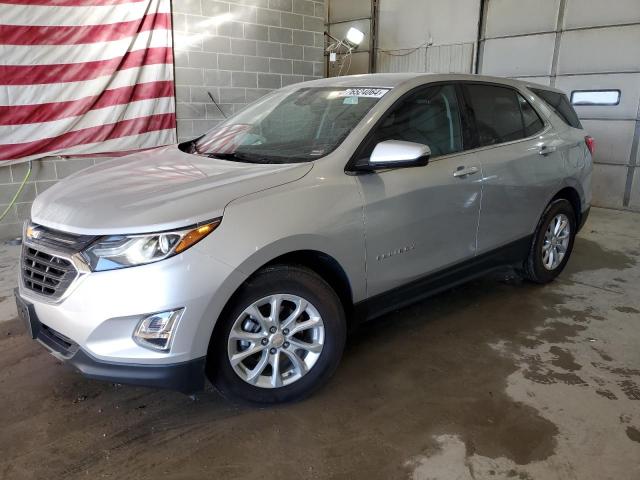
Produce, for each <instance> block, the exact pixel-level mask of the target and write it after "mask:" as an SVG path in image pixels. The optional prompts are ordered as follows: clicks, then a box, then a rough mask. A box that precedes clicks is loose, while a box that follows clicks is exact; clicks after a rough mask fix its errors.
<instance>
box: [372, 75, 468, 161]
mask: <svg viewBox="0 0 640 480" xmlns="http://www.w3.org/2000/svg"><path fill="white" fill-rule="evenodd" d="M385 140H404V141H407V142H416V143H423V144H425V145H428V146H429V148H430V149H431V155H432V158H433V157H437V156H440V155H446V154H449V153H454V152H458V151H461V150H462V127H461V123H460V112H459V110H458V101H457V97H456V89H455V87H454V86H453V85H437V86H433V87H427V88H425V89H423V90H420V91H419V92H417V93H414V94H412V95H410V96H408V97H407V98H405V99H404V100H402V102H401V103H400V105H397V106H396V107H395V108H394V109H393V110H392V111H391V112H390V113H388V114H387V116H386V117H385V118H384V119H383V121H382V124H381V125H379V126H378V127H377V129H376V131H375V132H374V134H373V137H372V139H371V140H369V142H368V143H367V147H366V149H365V151H364V152H363V153H364V155H366V156H369V155H371V152H372V151H373V149H374V148H375V146H376V145H377V144H378V143H379V142H383V141H385Z"/></svg>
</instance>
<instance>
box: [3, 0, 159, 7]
mask: <svg viewBox="0 0 640 480" xmlns="http://www.w3.org/2000/svg"><path fill="white" fill-rule="evenodd" d="M144 1H146V0H2V1H0V4H2V3H7V4H9V5H41V6H47V7H99V6H101V5H121V4H123V3H140V2H144Z"/></svg>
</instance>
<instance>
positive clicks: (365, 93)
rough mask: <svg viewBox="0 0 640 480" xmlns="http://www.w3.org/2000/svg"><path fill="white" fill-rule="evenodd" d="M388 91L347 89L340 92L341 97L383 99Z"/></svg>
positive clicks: (385, 89)
mask: <svg viewBox="0 0 640 480" xmlns="http://www.w3.org/2000/svg"><path fill="white" fill-rule="evenodd" d="M388 91H389V89H388V88H347V89H346V90H343V91H342V92H340V95H339V96H340V97H369V98H381V97H382V96H383V95H384V94H385V93H387V92H388Z"/></svg>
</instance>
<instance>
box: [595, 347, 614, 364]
mask: <svg viewBox="0 0 640 480" xmlns="http://www.w3.org/2000/svg"><path fill="white" fill-rule="evenodd" d="M591 348H592V349H593V350H594V351H595V352H597V353H598V355H600V358H601V359H602V360H604V361H605V362H612V361H613V357H612V356H611V355H609V354H608V353H606V352H604V351H603V350H602V349H600V348H596V347H591Z"/></svg>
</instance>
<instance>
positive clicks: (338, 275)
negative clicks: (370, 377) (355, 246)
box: [209, 250, 354, 347]
mask: <svg viewBox="0 0 640 480" xmlns="http://www.w3.org/2000/svg"><path fill="white" fill-rule="evenodd" d="M275 265H295V266H299V267H304V268H308V269H309V270H311V271H313V272H314V273H316V274H318V275H319V276H320V277H321V278H322V279H323V280H325V281H326V282H327V283H328V284H329V285H330V286H331V288H333V289H334V291H335V292H336V294H337V295H338V298H339V299H340V302H341V304H342V307H343V309H344V313H345V318H346V319H347V323H348V324H349V323H350V321H351V319H352V318H353V313H354V297H353V286H352V283H351V281H350V280H349V277H348V275H347V272H346V271H345V269H344V268H343V267H342V265H341V264H340V262H338V261H337V260H336V259H335V258H334V257H333V256H332V255H329V254H327V253H325V252H322V251H320V250H294V251H291V252H286V253H282V254H280V255H277V256H275V257H273V258H271V259H270V260H268V261H266V262H263V263H262V264H261V265H260V266H258V267H255V268H253V271H252V272H251V274H249V275H248V276H247V278H246V279H245V280H244V281H243V282H242V283H241V284H240V285H238V286H237V288H236V289H235V291H234V292H233V293H232V294H231V295H230V296H229V298H228V299H227V301H226V303H225V305H224V307H223V308H222V309H221V311H220V315H219V317H218V319H219V318H220V317H223V316H224V315H226V313H227V312H228V311H229V309H230V308H231V306H232V305H233V301H234V300H235V298H236V297H237V295H238V293H239V291H240V289H241V288H242V287H243V285H245V284H246V283H247V282H248V281H250V280H251V278H253V277H254V276H255V275H256V274H257V273H258V272H260V271H261V270H263V269H265V268H268V267H272V266H275ZM218 319H216V322H215V325H214V327H213V331H212V334H211V338H210V339H209V347H210V346H211V344H212V340H213V338H214V337H215V335H216V334H217V332H218V330H219V329H220V328H221V326H222V323H223V322H220V321H218Z"/></svg>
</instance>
